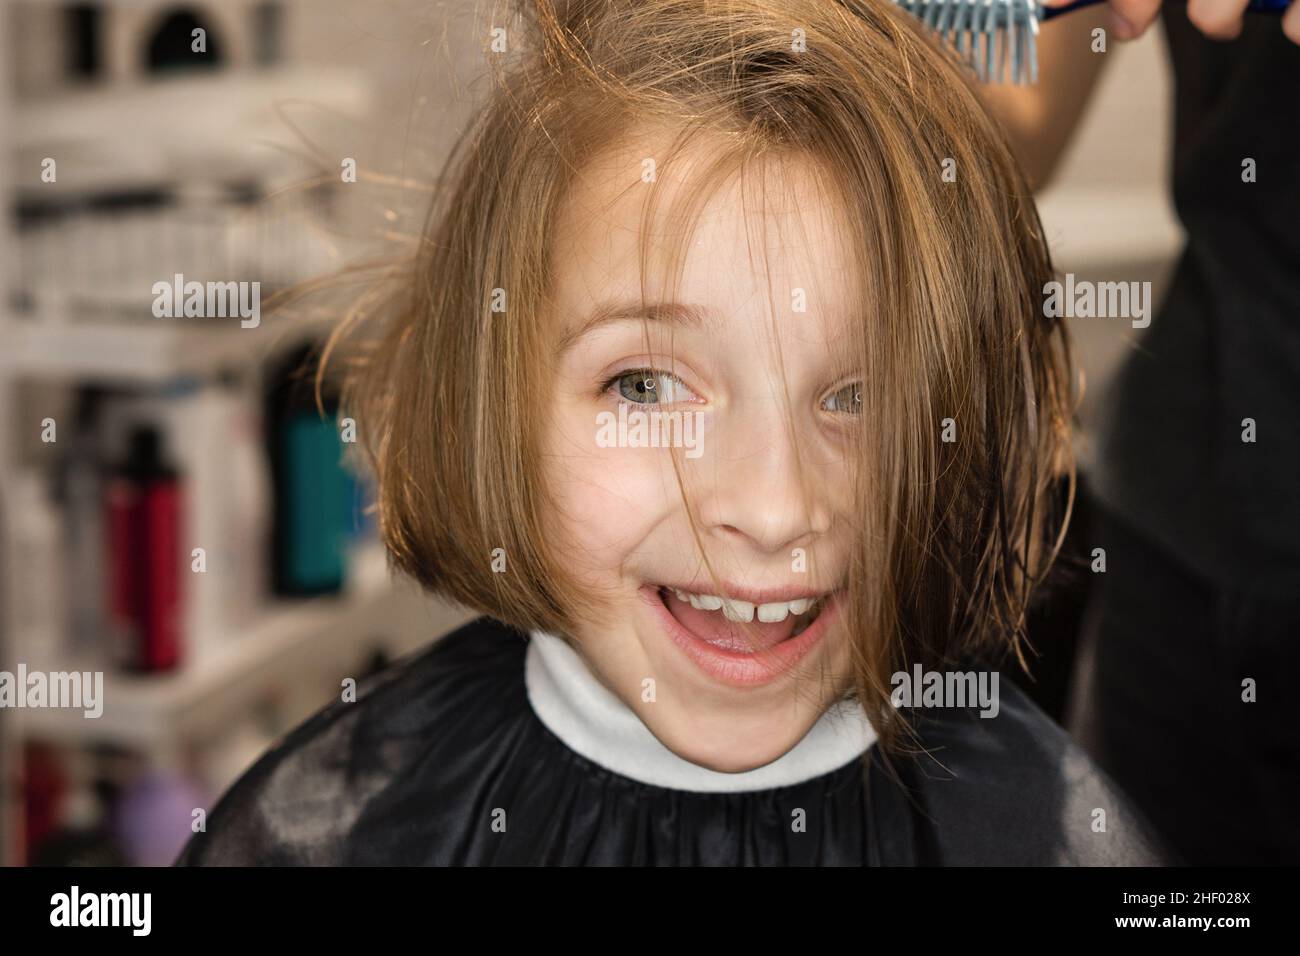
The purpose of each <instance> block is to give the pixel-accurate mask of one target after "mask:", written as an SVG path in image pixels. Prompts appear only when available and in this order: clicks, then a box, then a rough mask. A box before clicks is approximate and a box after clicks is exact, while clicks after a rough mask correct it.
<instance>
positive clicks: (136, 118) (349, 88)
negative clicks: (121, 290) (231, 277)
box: [11, 67, 373, 193]
mask: <svg viewBox="0 0 1300 956" xmlns="http://www.w3.org/2000/svg"><path fill="white" fill-rule="evenodd" d="M320 103H328V104H330V108H331V110H333V111H336V112H338V113H341V114H343V115H347V116H354V117H359V116H362V115H364V113H365V111H366V110H367V109H369V108H371V107H372V105H373V104H372V99H371V90H370V83H369V81H368V80H367V78H366V77H365V76H363V75H362V74H360V73H357V72H355V71H349V70H344V69H333V70H322V69H320V68H313V69H303V68H292V67H282V68H278V69H275V70H267V71H260V72H253V73H243V74H240V73H235V74H231V73H218V74H213V75H203V74H199V75H196V76H181V77H176V78H172V79H169V80H168V81H167V82H165V83H134V84H125V85H120V86H113V87H105V88H102V89H100V88H95V89H91V90H83V89H73V90H70V91H68V92H65V93H60V94H56V95H53V96H47V97H41V98H39V99H33V100H30V101H28V102H25V103H17V104H15V108H14V110H13V119H14V123H13V127H12V134H11V135H12V143H13V146H12V147H11V148H12V149H13V152H12V153H11V155H12V157H13V161H14V162H15V163H16V167H15V168H16V169H19V170H23V171H29V170H33V169H36V170H39V169H40V163H41V160H42V158H43V157H46V156H55V157H58V158H59V164H60V167H61V168H62V169H66V170H68V171H69V172H68V175H67V177H65V178H64V179H62V180H61V182H66V183H67V186H68V187H70V188H74V189H86V188H104V187H116V188H121V187H129V186H132V185H135V184H140V183H149V184H152V183H157V182H160V181H161V182H166V181H168V180H171V179H173V178H175V176H176V175H177V172H178V170H182V169H183V170H185V171H186V174H187V176H191V177H192V176H194V175H196V174H202V173H203V172H204V171H208V172H210V173H211V174H212V175H213V176H215V177H217V178H221V179H232V178H238V177H240V176H245V175H257V174H260V173H262V172H264V171H265V170H267V169H274V170H275V171H276V172H277V173H279V174H283V173H284V171H285V163H286V161H287V160H292V159H294V158H295V157H296V158H297V159H299V160H301V159H303V158H304V157H305V156H307V155H309V154H310V153H311V152H312V150H313V146H312V144H310V142H309V141H308V142H304V141H303V140H301V139H299V138H297V136H296V134H295V132H294V130H293V123H292V117H293V115H294V109H295V108H299V109H300V108H303V107H305V106H308V105H312V104H320ZM313 108H315V107H313ZM124 123H127V124H129V135H127V136H123V135H122V133H123V132H124V129H123V124H124ZM250 147H252V148H250ZM329 165H330V166H331V168H333V167H334V166H337V162H336V161H334V162H331V163H330V164H329ZM74 170H75V172H73V171H74ZM12 178H13V180H14V182H15V183H17V184H19V185H20V188H25V189H26V190H27V191H29V192H32V193H39V192H41V191H42V189H43V188H48V187H43V186H42V184H40V182H39V180H36V181H33V177H32V176H31V175H15V176H13V177H12Z"/></svg>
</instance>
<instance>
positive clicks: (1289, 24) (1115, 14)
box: [1043, 0, 1300, 44]
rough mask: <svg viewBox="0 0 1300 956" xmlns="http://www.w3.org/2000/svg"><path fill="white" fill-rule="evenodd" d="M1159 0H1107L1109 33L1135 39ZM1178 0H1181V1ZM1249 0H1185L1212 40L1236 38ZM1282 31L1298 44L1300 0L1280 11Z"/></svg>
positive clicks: (1053, 3) (1057, 0) (1053, 0)
mask: <svg viewBox="0 0 1300 956" xmlns="http://www.w3.org/2000/svg"><path fill="white" fill-rule="evenodd" d="M1070 2H1072V0H1043V3H1044V5H1045V6H1049V7H1061V6H1065V5H1066V4H1068V3H1070ZM1161 2H1162V0H1109V2H1108V3H1107V4H1106V6H1107V7H1109V21H1110V22H1109V25H1108V32H1110V33H1111V34H1113V35H1114V36H1115V37H1116V38H1118V39H1120V40H1136V39H1137V38H1138V37H1140V36H1141V35H1142V34H1144V33H1146V31H1147V27H1149V26H1151V24H1152V23H1154V22H1155V19H1156V15H1157V14H1158V13H1159V12H1160V4H1161ZM1180 2H1181V0H1180ZM1249 2H1250V0H1187V19H1189V20H1191V21H1192V25H1193V26H1195V27H1196V28H1197V29H1198V30H1200V31H1201V32H1202V33H1204V34H1205V35H1206V36H1207V37H1209V38H1210V39H1211V40H1235V39H1236V38H1237V37H1238V36H1240V35H1241V24H1242V20H1243V18H1244V17H1245V16H1246V6H1247V4H1248V3H1249ZM1281 20H1282V32H1283V33H1285V34H1286V36H1287V39H1289V40H1290V41H1291V42H1292V43H1297V44H1300V0H1297V2H1294V3H1292V4H1291V6H1290V7H1288V8H1287V10H1286V12H1285V13H1283V14H1282V17H1281Z"/></svg>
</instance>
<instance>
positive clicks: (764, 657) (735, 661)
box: [641, 585, 840, 687]
mask: <svg viewBox="0 0 1300 956" xmlns="http://www.w3.org/2000/svg"><path fill="white" fill-rule="evenodd" d="M641 593H642V597H643V598H644V599H645V602H646V605H647V607H648V608H649V610H650V613H651V615H652V616H653V617H654V618H655V620H656V622H657V623H658V625H659V626H660V627H661V628H662V629H663V630H664V632H665V633H666V634H667V635H668V637H669V638H670V639H671V640H672V642H673V643H674V644H676V645H677V646H678V647H679V648H681V649H682V651H683V652H684V653H685V654H686V656H687V657H688V658H690V659H691V661H693V662H694V663H695V665H696V666H697V667H699V668H700V670H702V671H704V673H705V674H707V675H708V676H709V677H712V678H713V679H714V680H717V681H719V682H721V683H724V684H730V685H732V686H733V687H757V686H759V685H762V684H767V683H770V682H771V681H773V680H775V679H776V678H777V677H780V676H781V675H782V674H784V673H787V672H788V671H789V670H791V669H792V668H793V667H794V666H795V665H796V664H798V662H799V661H800V660H802V659H803V658H804V657H805V656H806V655H807V654H808V652H809V651H811V650H812V649H813V648H814V647H816V646H817V644H818V642H819V641H820V640H821V639H822V637H823V636H824V635H825V634H826V632H827V630H828V629H829V628H830V626H831V624H832V623H833V621H834V620H835V617H836V616H837V613H838V611H839V605H840V600H839V598H840V595H839V593H838V592H835V593H832V594H831V595H829V596H828V597H826V598H825V599H824V601H823V604H822V609H821V612H820V613H819V614H818V615H817V619H816V620H814V621H813V622H812V623H811V624H809V625H808V627H807V629H806V630H804V631H803V633H801V634H798V635H795V636H794V637H790V638H787V639H786V640H783V641H780V642H778V643H776V644H773V645H772V646H771V647H768V648H767V649H765V650H764V651H763V652H761V653H752V652H744V651H733V650H727V649H726V648H723V647H719V646H718V645H717V644H716V643H711V642H709V641H706V640H703V639H701V638H700V637H699V636H698V635H696V634H695V633H693V632H692V631H691V630H689V629H688V628H687V627H685V626H684V625H683V624H682V623H681V622H680V621H679V620H677V618H676V617H674V616H673V613H672V611H670V610H669V609H668V606H667V605H666V604H665V603H664V600H663V597H662V595H661V593H660V588H658V587H656V586H654V585H646V586H644V587H642V588H641ZM714 613H719V612H714Z"/></svg>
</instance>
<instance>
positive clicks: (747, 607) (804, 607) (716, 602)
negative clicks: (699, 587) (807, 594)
mask: <svg viewBox="0 0 1300 956" xmlns="http://www.w3.org/2000/svg"><path fill="white" fill-rule="evenodd" d="M673 592H674V593H675V594H676V595H677V597H678V599H679V600H681V601H685V602H687V603H689V604H690V606H691V607H693V608H695V609H697V610H700V611H718V610H721V611H722V616H723V617H725V618H726V619H727V620H728V621H735V622H737V623H744V624H749V623H750V622H752V621H753V620H754V615H755V613H757V614H758V619H759V621H760V622H762V623H763V624H777V623H779V622H781V621H784V620H785V619H786V618H787V617H788V616H789V615H791V614H795V615H799V614H804V613H807V611H808V610H809V609H810V608H811V607H812V606H813V605H814V604H816V603H817V601H816V599H815V598H796V599H795V600H793V601H772V602H771V603H768V604H757V605H755V604H753V603H751V602H749V601H737V600H729V599H723V598H720V597H717V596H716V595H713V594H691V593H690V592H688V591H682V590H679V589H678V588H673Z"/></svg>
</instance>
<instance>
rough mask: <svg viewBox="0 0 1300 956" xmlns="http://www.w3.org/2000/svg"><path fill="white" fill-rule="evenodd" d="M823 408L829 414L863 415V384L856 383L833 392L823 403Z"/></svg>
mask: <svg viewBox="0 0 1300 956" xmlns="http://www.w3.org/2000/svg"><path fill="white" fill-rule="evenodd" d="M822 408H823V409H824V410H826V411H828V412H843V413H845V414H848V415H859V414H861V413H862V383H861V382H854V383H853V384H851V385H845V386H844V387H843V388H841V389H839V390H838V391H836V392H832V393H831V394H830V395H829V396H827V398H826V400H825V401H823V402H822Z"/></svg>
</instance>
